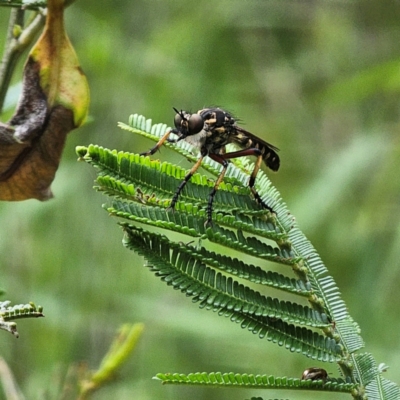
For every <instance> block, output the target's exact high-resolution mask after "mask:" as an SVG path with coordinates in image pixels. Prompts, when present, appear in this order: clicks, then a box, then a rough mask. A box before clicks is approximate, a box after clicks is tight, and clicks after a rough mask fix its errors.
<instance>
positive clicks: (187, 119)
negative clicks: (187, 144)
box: [173, 108, 204, 139]
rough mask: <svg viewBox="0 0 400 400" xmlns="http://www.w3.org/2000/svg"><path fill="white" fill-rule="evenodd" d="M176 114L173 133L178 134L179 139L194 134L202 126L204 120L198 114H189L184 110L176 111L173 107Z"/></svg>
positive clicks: (199, 130)
mask: <svg viewBox="0 0 400 400" xmlns="http://www.w3.org/2000/svg"><path fill="white" fill-rule="evenodd" d="M174 110H175V112H176V115H175V118H174V125H175V129H173V133H175V134H177V135H178V136H179V139H185V138H186V137H188V136H192V135H196V134H197V133H199V132H201V130H202V129H203V127H204V120H203V118H202V116H201V115H200V114H190V113H188V112H186V111H183V110H181V111H178V110H177V109H176V108H174Z"/></svg>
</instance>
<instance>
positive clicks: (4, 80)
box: [0, 8, 45, 113]
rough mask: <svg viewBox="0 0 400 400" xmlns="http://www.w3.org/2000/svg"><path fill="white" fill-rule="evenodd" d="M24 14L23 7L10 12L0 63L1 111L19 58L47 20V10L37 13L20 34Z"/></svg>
mask: <svg viewBox="0 0 400 400" xmlns="http://www.w3.org/2000/svg"><path fill="white" fill-rule="evenodd" d="M24 15H25V10H23V9H21V8H13V9H12V10H11V12H10V20H9V23H8V30H7V39H6V44H5V50H4V55H3V58H2V60H1V64H0V113H1V112H2V110H3V107H4V100H5V98H6V94H7V90H8V87H9V85H10V82H11V78H12V75H13V73H14V70H15V67H16V66H17V63H18V60H19V59H20V57H21V55H22V53H23V52H24V50H25V49H26V48H27V47H28V46H30V45H31V44H32V42H33V40H34V39H35V37H36V35H37V33H38V32H39V31H40V30H41V29H42V27H43V25H44V22H45V12H41V13H37V15H36V16H35V17H34V18H33V19H32V20H31V22H30V23H29V24H28V26H27V27H26V28H25V29H24V30H22V31H21V32H20V34H16V29H15V28H16V26H20V27H21V29H22V27H23V24H24Z"/></svg>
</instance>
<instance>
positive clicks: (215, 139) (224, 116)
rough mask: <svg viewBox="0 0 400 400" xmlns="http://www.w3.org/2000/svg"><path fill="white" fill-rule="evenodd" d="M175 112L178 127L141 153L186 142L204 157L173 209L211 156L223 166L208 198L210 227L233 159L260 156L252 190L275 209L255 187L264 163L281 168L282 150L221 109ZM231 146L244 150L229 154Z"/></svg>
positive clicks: (275, 168) (251, 179)
mask: <svg viewBox="0 0 400 400" xmlns="http://www.w3.org/2000/svg"><path fill="white" fill-rule="evenodd" d="M174 111H175V112H176V115H175V119H174V125H175V128H173V129H171V130H168V131H167V132H166V133H165V134H164V136H163V137H162V138H161V139H160V140H159V141H158V143H157V144H156V145H155V146H154V147H152V148H151V149H150V150H149V151H147V152H144V153H141V155H152V154H154V153H155V152H156V151H157V150H158V149H159V148H160V147H161V146H162V144H163V143H164V142H165V141H168V142H170V143H176V142H179V141H181V140H185V141H186V142H188V143H190V144H191V145H193V146H194V147H196V148H198V149H199V150H200V157H199V158H198V160H197V162H196V163H195V164H194V165H193V167H192V168H191V170H190V171H189V172H188V174H187V175H186V176H185V179H184V180H183V181H182V182H181V184H180V185H179V186H178V188H177V190H176V192H175V194H174V196H173V197H172V201H171V205H170V207H171V208H172V209H173V208H174V207H175V204H176V202H177V201H178V198H179V195H180V193H181V192H182V190H183V188H184V187H185V185H186V183H187V182H188V181H189V180H190V178H191V177H192V176H193V174H194V173H195V172H196V171H197V169H198V168H199V167H200V165H201V163H202V161H203V158H204V157H206V156H208V157H210V158H211V159H213V160H214V161H216V162H218V163H219V164H221V165H222V166H223V169H222V171H221V173H220V174H219V176H218V178H217V180H216V181H215V185H214V188H213V190H212V191H211V193H210V195H209V198H208V205H207V222H206V225H207V224H210V223H211V220H212V204H213V200H214V196H215V194H216V192H217V190H218V186H219V185H220V183H221V182H222V180H223V179H224V175H225V173H226V170H227V168H228V164H229V160H230V159H231V158H238V157H244V156H256V157H257V160H256V163H255V165H254V169H253V172H252V173H251V175H250V180H249V187H250V190H251V192H252V193H253V195H254V197H255V199H256V200H257V201H258V202H259V203H260V204H262V205H263V206H264V207H265V208H267V209H268V210H270V211H271V212H272V211H273V210H272V208H271V207H269V206H268V205H266V204H265V203H264V202H263V201H262V200H261V197H260V195H259V194H258V193H257V191H256V189H255V188H254V183H255V180H256V177H257V173H258V171H259V169H260V166H261V163H262V161H264V162H265V164H266V165H267V166H268V167H269V168H270V169H271V170H273V171H277V170H278V169H279V156H278V154H277V151H278V149H277V148H276V147H275V146H273V145H272V144H269V143H267V142H264V141H263V140H262V139H260V138H258V137H257V136H255V135H253V134H252V133H250V132H247V131H246V130H244V129H243V128H241V127H239V126H238V125H237V124H236V120H235V119H234V118H233V117H232V115H231V114H229V113H228V112H226V111H224V110H222V109H221V108H216V107H215V108H213V107H210V108H203V109H202V110H199V111H197V113H193V114H191V113H189V112H186V111H182V110H181V111H178V110H177V109H176V108H174ZM171 133H174V134H175V135H176V136H177V138H176V139H171V138H169V135H170V134H171ZM228 143H234V144H237V145H238V146H239V147H241V148H242V150H239V151H233V152H230V153H226V145H227V144H228Z"/></svg>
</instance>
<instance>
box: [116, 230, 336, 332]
mask: <svg viewBox="0 0 400 400" xmlns="http://www.w3.org/2000/svg"><path fill="white" fill-rule="evenodd" d="M123 227H124V230H125V232H126V236H125V239H124V245H125V246H127V247H129V248H133V249H135V250H136V251H137V252H138V253H139V254H142V255H144V257H145V258H146V259H147V261H148V265H147V266H148V267H149V268H150V269H151V270H152V271H154V272H156V275H157V276H159V277H161V279H162V280H163V281H164V282H166V283H167V284H168V285H171V286H173V287H174V288H175V289H178V290H180V291H181V292H183V293H185V294H186V295H187V296H190V297H192V298H193V302H200V307H201V308H208V309H212V310H214V311H219V312H220V313H221V314H225V313H226V312H228V313H229V312H230V311H231V310H232V311H234V312H240V313H243V314H245V315H254V316H255V317H272V318H280V319H282V320H283V321H288V322H291V323H296V324H300V325H308V326H312V327H323V326H327V325H329V323H328V321H327V319H326V316H325V315H322V314H320V313H319V312H318V311H316V310H313V309H311V308H309V307H306V306H302V305H299V304H296V303H292V302H289V301H280V300H278V299H273V298H271V297H265V296H263V295H261V294H260V293H259V292H256V291H254V290H252V289H250V288H248V287H246V286H244V285H243V284H240V283H239V282H237V281H235V280H233V279H232V278H231V277H227V276H225V275H223V274H221V273H219V272H217V271H215V269H214V268H211V267H207V266H206V264H204V263H203V262H201V261H200V260H198V259H195V258H193V257H192V256H191V255H190V254H188V253H185V252H181V251H180V248H178V247H177V246H171V243H172V242H171V241H169V240H168V239H167V238H166V237H165V236H162V235H158V234H155V233H151V232H146V231H143V230H142V229H138V228H137V227H135V226H129V225H127V224H124V225H123ZM149 249H150V251H148V250H149ZM268 321H269V320H265V319H264V320H260V321H259V323H260V324H261V323H262V324H265V323H268ZM322 337H324V336H322Z"/></svg>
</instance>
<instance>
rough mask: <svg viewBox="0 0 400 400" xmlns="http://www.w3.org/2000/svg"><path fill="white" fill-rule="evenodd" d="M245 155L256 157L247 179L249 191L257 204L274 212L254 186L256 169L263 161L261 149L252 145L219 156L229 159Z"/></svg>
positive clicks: (258, 168)
mask: <svg viewBox="0 0 400 400" xmlns="http://www.w3.org/2000/svg"><path fill="white" fill-rule="evenodd" d="M245 156H256V157H257V160H256V163H255V165H254V169H253V172H252V173H251V175H250V179H249V188H250V190H251V193H253V196H254V198H255V199H256V201H257V202H258V203H259V204H261V205H262V206H263V207H264V208H266V209H267V210H268V211H270V212H274V210H273V209H272V208H271V207H270V206H269V205H268V204H265V203H264V201H263V200H262V199H261V196H260V195H259V194H258V192H257V190H256V189H255V187H254V184H255V182H256V177H257V174H258V171H259V170H260V167H261V164H262V161H263V153H262V152H261V150H260V149H258V148H255V147H254V148H250V149H244V150H239V151H233V152H231V153H226V154H224V155H222V156H221V157H222V158H223V159H225V160H229V159H231V158H238V157H245Z"/></svg>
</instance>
